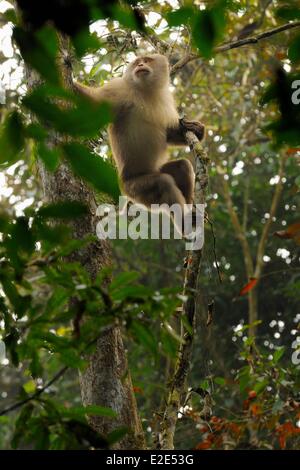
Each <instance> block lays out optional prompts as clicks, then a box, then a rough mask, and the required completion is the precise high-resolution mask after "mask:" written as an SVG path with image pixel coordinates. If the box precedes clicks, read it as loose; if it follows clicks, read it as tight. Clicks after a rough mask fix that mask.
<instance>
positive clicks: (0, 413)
mask: <svg viewBox="0 0 300 470" xmlns="http://www.w3.org/2000/svg"><path fill="white" fill-rule="evenodd" d="M110 328H112V325H108V326H105V327H103V328H102V329H101V334H102V333H103V331H105V330H106V329H110ZM101 334H99V335H97V336H96V338H93V339H92V340H91V341H89V342H88V343H87V344H86V345H85V347H84V348H83V351H82V354H83V353H84V352H85V351H86V350H87V349H88V348H89V347H90V346H92V345H93V344H95V343H96V341H98V339H99V337H100V336H101ZM68 369H70V367H69V366H64V367H62V368H61V369H60V370H59V371H58V372H57V373H56V374H55V375H54V376H53V377H52V379H50V380H49V382H47V383H46V384H45V385H44V387H42V388H40V389H39V390H37V391H36V392H35V393H33V394H32V395H31V396H30V397H27V398H24V400H20V401H17V402H16V403H13V404H12V405H10V406H8V407H7V408H4V409H3V410H2V411H0V416H3V415H6V414H7V413H10V412H11V411H14V410H17V409H18V408H20V407H21V406H23V405H25V404H26V403H28V402H29V401H32V400H35V399H36V398H37V397H39V396H40V395H41V394H42V393H44V392H45V390H47V388H49V387H51V385H53V384H54V383H55V382H56V381H57V380H58V379H60V377H62V376H63V375H64V374H65V372H66V371H67V370H68Z"/></svg>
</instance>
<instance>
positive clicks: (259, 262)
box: [254, 155, 286, 279]
mask: <svg viewBox="0 0 300 470" xmlns="http://www.w3.org/2000/svg"><path fill="white" fill-rule="evenodd" d="M285 161H286V156H284V155H281V157H280V164H279V175H278V176H279V181H278V183H277V184H276V188H275V191H274V194H273V198H272V202H271V207H270V212H269V218H268V219H267V221H266V223H265V225H264V228H263V231H262V234H261V237H260V240H259V243H258V247H257V253H256V266H255V272H254V277H256V278H257V279H258V278H259V277H260V275H261V270H262V267H263V255H264V252H265V248H266V243H267V238H268V235H269V233H270V229H271V226H272V223H273V220H272V219H273V217H274V216H275V214H276V211H277V208H278V204H279V201H280V197H281V193H282V189H283V185H282V177H283V173H284V164H285Z"/></svg>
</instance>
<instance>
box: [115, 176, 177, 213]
mask: <svg viewBox="0 0 300 470" xmlns="http://www.w3.org/2000/svg"><path fill="white" fill-rule="evenodd" d="M123 189H124V192H125V193H126V194H127V196H128V197H129V198H130V199H132V200H133V201H134V202H138V203H141V204H144V205H145V206H147V207H150V206H151V204H164V203H166V204H168V205H169V206H171V205H172V204H179V205H180V206H181V208H182V209H183V207H184V203H185V202H186V201H185V198H184V197H183V194H182V192H181V191H180V189H179V188H178V187H177V185H176V183H175V180H174V178H173V177H172V176H171V175H170V174H164V173H163V174H162V173H151V174H147V175H141V176H137V177H135V178H130V179H128V180H125V181H123Z"/></svg>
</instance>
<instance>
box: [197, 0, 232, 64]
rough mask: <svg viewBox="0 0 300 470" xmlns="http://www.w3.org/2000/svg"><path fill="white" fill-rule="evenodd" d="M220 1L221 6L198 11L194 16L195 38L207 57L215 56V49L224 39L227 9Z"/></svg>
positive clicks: (198, 46) (200, 49)
mask: <svg viewBox="0 0 300 470" xmlns="http://www.w3.org/2000/svg"><path fill="white" fill-rule="evenodd" d="M219 3H220V5H219V6H216V7H213V8H209V9H206V10H200V11H198V13H197V14H196V15H194V18H193V27H192V36H193V40H194V43H195V45H196V46H197V48H198V50H199V52H200V53H201V54H202V55H203V57H205V58H206V59H210V58H211V57H212V56H213V49H214V47H215V46H216V45H217V43H218V42H219V41H221V40H222V38H223V34H224V31H225V26H226V19H225V9H224V6H223V3H222V2H219Z"/></svg>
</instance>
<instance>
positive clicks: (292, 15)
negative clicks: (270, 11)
mask: <svg viewBox="0 0 300 470" xmlns="http://www.w3.org/2000/svg"><path fill="white" fill-rule="evenodd" d="M289 1H290V2H293V0H289ZM276 16H277V17H278V18H282V19H284V20H299V19H300V9H299V4H296V3H295V2H294V6H293V5H290V6H283V7H280V8H278V9H277V11H276Z"/></svg>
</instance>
